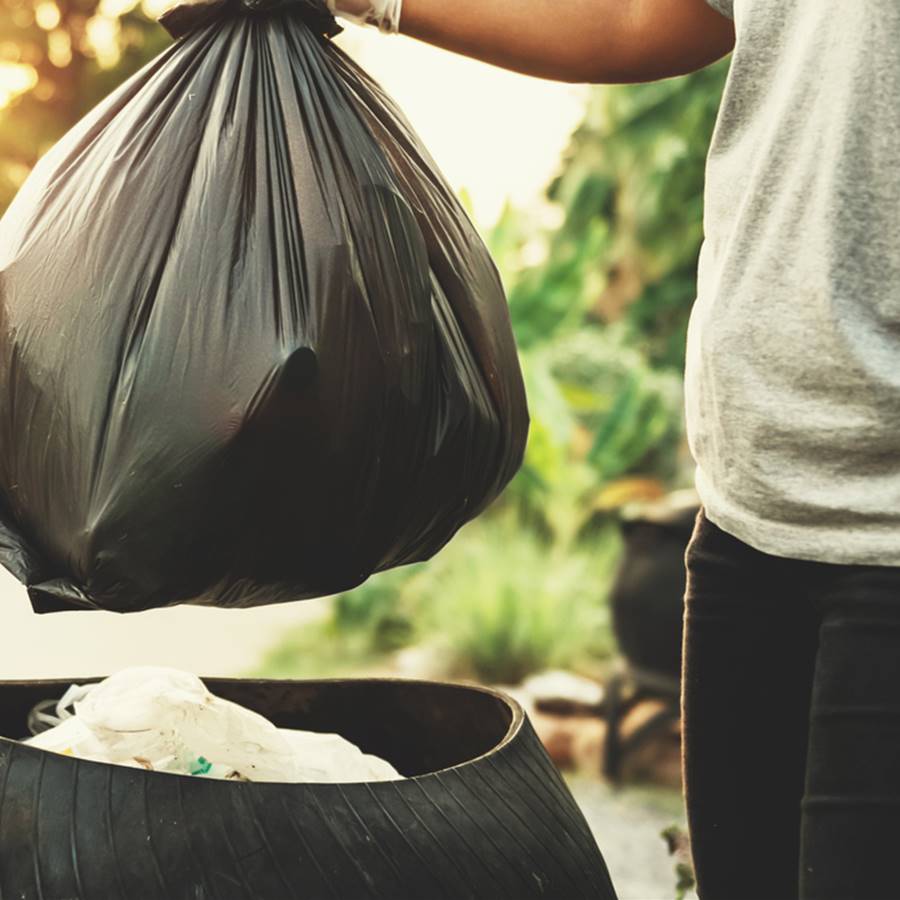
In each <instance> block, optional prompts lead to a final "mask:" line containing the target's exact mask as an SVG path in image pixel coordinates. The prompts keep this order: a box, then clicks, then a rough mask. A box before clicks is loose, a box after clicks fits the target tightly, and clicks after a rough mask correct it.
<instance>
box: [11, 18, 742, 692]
mask: <svg viewBox="0 0 900 900" xmlns="http://www.w3.org/2000/svg"><path fill="white" fill-rule="evenodd" d="M2 9H3V11H4V14H3V15H2V16H0V208H5V207H6V205H7V204H8V203H9V201H10V200H11V198H12V197H13V196H14V194H15V191H16V190H17V189H18V187H19V186H20V185H21V183H22V182H23V180H24V178H25V177H26V176H27V174H28V172H29V170H30V168H31V167H32V166H33V165H34V163H35V161H36V160H37V159H38V158H39V156H40V155H41V154H42V153H43V152H44V151H45V150H46V149H48V148H49V147H50V146H51V145H52V143H53V142H54V141H55V140H56V139H57V138H58V137H59V136H60V135H62V134H63V133H64V132H65V131H66V130H67V129H68V128H69V127H71V126H72V125H73V124H74V123H75V122H76V121H78V119H79V118H80V117H81V116H82V115H83V114H84V113H85V112H86V111H87V110H88V109H90V108H91V107H92V106H93V105H94V104H95V103H96V102H97V101H98V100H100V99H101V98H102V97H103V96H104V95H105V94H107V93H108V92H109V91H110V90H111V89H112V88H113V87H114V86H115V85H117V84H118V83H120V82H121V81H122V80H124V79H125V78H127V77H128V76H129V75H131V74H132V73H133V72H135V71H136V70H137V69H138V68H140V66H142V65H143V64H144V63H145V62H146V61H147V60H148V59H150V58H151V57H152V56H154V55H155V54H156V53H158V52H159V51H160V50H161V49H162V48H163V47H164V46H166V44H167V43H168V41H169V39H168V37H167V36H166V35H165V33H164V32H163V31H162V29H161V28H159V27H158V26H157V25H156V24H155V23H154V22H153V21H152V18H151V16H152V15H153V14H154V13H155V12H158V9H155V8H154V5H153V3H151V2H145V3H144V5H143V6H138V5H137V4H135V3H132V2H128V0H102V2H100V3H99V4H98V3H96V2H94V0H75V2H69V0H37V2H35V0H2ZM725 65H727V64H718V65H716V66H713V67H710V68H709V69H706V70H704V71H701V72H698V73H696V74H694V75H691V76H688V77H685V78H681V79H673V80H669V81H665V82H660V83H656V84H650V85H638V86H616V87H609V88H607V87H603V88H600V87H598V88H592V89H591V91H590V94H589V96H588V100H587V103H586V107H585V115H584V118H583V121H582V122H581V124H580V125H579V127H578V128H577V129H576V130H575V132H574V134H573V135H572V137H571V140H570V142H569V146H568V147H567V149H566V151H565V153H564V154H563V157H562V159H561V160H560V163H559V169H558V175H557V176H556V177H555V179H554V180H553V181H552V183H551V184H550V185H549V187H548V188H547V192H546V200H547V202H548V203H549V204H550V205H551V206H552V208H553V209H554V210H555V217H556V221H555V223H554V225H553V227H552V228H550V227H548V226H547V225H546V218H547V217H546V215H541V216H538V215H536V214H535V213H534V211H533V210H531V209H529V208H524V209H520V208H514V207H513V206H507V207H506V208H505V210H504V211H503V214H502V215H501V216H500V218H499V220H498V221H497V222H496V223H494V224H492V225H491V227H490V228H489V229H485V239H486V241H487V242H488V244H489V246H490V247H491V250H492V252H493V254H494V257H495V259H496V261H497V265H498V267H499V268H500V271H501V274H502V276H503V278H504V281H505V284H506V287H507V290H508V295H509V305H510V313H511V316H512V321H513V327H514V329H515V333H516V336H517V339H518V342H519V347H520V351H521V362H522V367H523V370H524V373H525V378H526V383H527V388H528V394H529V402H530V408H531V415H532V429H531V436H530V441H529V445H528V450H527V454H526V459H525V464H524V466H523V468H522V470H521V472H520V473H519V474H518V476H517V477H516V479H515V480H514V481H513V483H512V484H511V485H510V487H509V489H508V490H507V492H506V494H505V495H504V496H503V497H502V498H501V500H500V501H498V502H497V503H496V504H495V505H494V506H493V507H492V508H491V509H490V510H489V511H488V512H487V513H486V514H485V515H483V516H482V517H481V518H480V519H479V520H478V521H476V522H474V523H472V524H471V525H469V526H468V527H467V528H465V529H464V530H463V531H462V532H461V533H460V534H459V536H458V537H457V538H456V539H455V540H454V541H453V542H452V543H451V544H450V545H449V546H448V547H447V548H446V550H445V551H443V552H442V553H441V554H440V555H439V556H438V557H437V558H436V559H434V560H432V561H431V562H430V563H427V564H422V565H418V566H412V567H408V568H406V569H402V570H397V571H393V572H388V573H384V574H382V575H380V576H376V577H374V578H372V579H371V580H370V581H369V582H368V583H367V584H365V585H363V586H362V587H361V588H359V589H358V590H356V591H354V592H352V593H350V594H347V595H344V596H340V597H337V598H335V599H334V600H333V601H332V602H331V605H330V607H329V609H328V611H327V614H326V615H325V616H324V617H323V618H321V619H319V620H318V621H317V622H316V623H314V624H313V625H309V624H307V625H304V626H303V627H297V628H296V629H294V630H292V631H289V632H287V633H286V634H284V635H283V637H282V639H281V641H280V643H279V644H278V645H277V646H276V647H275V648H274V649H273V650H272V651H271V652H270V653H269V654H268V656H267V657H266V659H265V661H264V663H263V664H262V670H263V671H264V672H265V673H266V674H272V675H274V674H278V675H286V674H287V675H309V674H316V675H326V674H341V673H348V672H353V671H359V670H362V669H365V670H366V671H368V672H373V671H379V670H382V669H383V670H385V671H391V668H392V665H393V662H394V660H396V658H397V654H398V653H399V652H402V651H404V650H405V649H406V648H410V647H417V648H422V649H424V650H425V651H427V654H428V656H429V658H430V659H431V660H440V661H441V666H442V668H443V671H442V672H441V674H446V675H449V676H452V677H466V678H476V679H481V680H486V681H490V682H494V683H507V684H511V683H516V682H518V681H519V680H521V679H522V678H523V677H525V676H527V675H528V674H530V673H532V672H536V671H540V670H543V669H546V668H548V667H557V666H560V667H566V668H571V669H575V670H582V671H585V672H586V673H589V674H601V675H602V672H603V670H604V666H606V665H607V664H608V662H609V660H610V658H611V656H612V654H613V652H614V648H613V645H612V638H611V636H610V630H609V620H608V612H607V608H606V603H605V599H606V593H607V591H608V588H609V584H610V581H611V578H612V576H613V573H614V571H615V566H616V563H617V559H618V554H619V551H620V546H619V540H620V539H619V531H618V527H617V518H618V515H619V513H620V511H621V510H622V509H623V507H625V506H627V505H628V504H631V503H635V502H639V501H644V500H650V499H653V498H656V497H659V496H661V495H663V494H664V493H665V492H666V491H668V490H670V489H672V488H675V487H680V486H685V485H688V484H689V483H690V481H691V478H692V466H691V463H690V460H689V458H688V454H687V451H686V448H685V443H684V437H683V433H682V409H681V404H682V399H681V372H682V366H683V362H684V353H683V348H684V337H685V329H686V325H687V319H688V315H689V311H690V307H691V303H692V302H693V299H694V290H695V270H696V264H697V256H698V252H699V247H700V241H701V232H702V222H701V213H702V188H703V174H704V160H705V155H706V150H707V145H708V142H709V138H710V135H711V131H712V127H713V123H714V119H715V114H716V110H717V107H718V100H719V96H720V93H721V89H722V85H723V81H724V75H725V67H724V66H725ZM462 199H463V202H464V203H467V202H469V200H470V198H468V197H467V196H466V195H465V193H464V192H463V196H462Z"/></svg>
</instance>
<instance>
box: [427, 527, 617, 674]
mask: <svg viewBox="0 0 900 900" xmlns="http://www.w3.org/2000/svg"><path fill="white" fill-rule="evenodd" d="M617 553H618V538H617V535H616V534H615V532H612V531H610V532H608V533H607V534H606V535H605V536H604V538H603V539H602V540H599V541H594V542H593V543H592V545H591V546H578V545H565V544H561V543H548V542H546V541H544V540H542V539H541V538H540V537H539V536H538V535H536V534H534V533H533V532H532V531H531V530H530V529H527V528H522V527H521V525H520V523H519V522H518V521H516V520H515V519H514V518H513V517H512V516H508V515H507V516H504V515H495V516H494V517H493V518H491V519H486V520H484V521H483V522H479V523H476V524H475V525H472V526H470V527H469V528H468V529H466V530H465V532H464V533H463V534H462V535H460V537H459V538H458V539H457V540H456V541H455V542H454V543H453V544H452V545H451V547H450V548H448V550H447V551H446V552H445V553H443V554H441V555H440V556H439V557H437V558H436V559H435V560H433V562H432V563H431V565H429V566H428V567H427V568H424V569H423V570H422V571H421V572H420V573H419V574H418V575H417V576H416V577H415V579H414V580H413V581H412V582H411V586H414V587H415V590H416V591H417V593H419V594H420V595H421V596H422V597H423V600H424V598H429V605H428V606H427V607H423V614H424V617H425V619H426V621H427V622H428V624H429V625H430V630H431V631H432V633H433V634H434V635H437V636H439V642H440V644H442V645H443V646H444V647H446V648H447V649H449V651H450V652H451V654H452V658H453V659H454V660H455V662H456V666H457V671H456V674H457V675H461V676H468V677H474V678H477V679H480V680H483V681H487V682H493V683H504V684H517V683H518V682H519V681H521V680H522V679H523V678H525V677H526V676H528V675H529V674H531V673H533V672H539V671H541V670H544V669H548V668H552V667H555V666H569V667H578V666H579V665H584V664H586V663H587V662H588V661H589V660H597V659H603V658H607V657H608V656H609V655H610V653H611V650H612V648H611V643H610V640H609V627H608V626H609V622H608V611H607V609H606V607H605V605H604V604H603V602H602V600H603V597H604V595H605V591H606V588H607V584H606V582H607V580H608V578H609V574H610V570H611V565H610V563H611V560H613V559H615V557H616V556H617Z"/></svg>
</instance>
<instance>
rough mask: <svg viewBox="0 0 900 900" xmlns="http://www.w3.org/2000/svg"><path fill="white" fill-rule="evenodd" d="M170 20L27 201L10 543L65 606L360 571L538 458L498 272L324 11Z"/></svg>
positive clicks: (5, 494) (4, 292)
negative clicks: (333, 37)
mask: <svg viewBox="0 0 900 900" xmlns="http://www.w3.org/2000/svg"><path fill="white" fill-rule="evenodd" d="M246 2H247V4H249V2H250V0H246ZM181 13H184V14H183V15H182V14H181ZM167 24H168V26H169V27H170V30H174V31H176V32H186V33H185V34H183V35H182V36H181V37H180V39H179V40H177V41H176V42H175V43H174V44H173V45H172V46H171V47H169V48H168V49H167V50H166V51H165V52H163V53H162V54H161V55H160V56H159V57H157V58H156V59H155V60H153V61H152V62H151V63H150V64H149V65H147V66H146V67H145V68H144V69H143V70H141V71H140V72H139V73H137V74H136V75H135V76H134V77H133V78H131V79H130V80H129V81H128V82H126V83H125V84H124V85H123V86H122V87H120V88H119V89H118V90H116V91H115V92H114V93H113V94H112V95H111V96H110V97H108V98H107V99H106V100H105V101H104V102H103V103H101V104H100V105H99V106H98V107H97V108H96V109H94V110H93V111H92V112H91V113H90V114H89V115H88V116H87V117H86V118H85V119H84V120H82V121H81V122H80V123H79V124H78V125H77V126H75V128H73V129H72V131H70V132H69V133H68V134H67V135H66V136H65V137H64V138H63V139H62V140H61V141H60V142H59V143H58V144H57V145H56V146H55V147H54V148H53V149H52V150H51V151H50V152H49V153H48V154H47V155H46V156H45V157H43V159H42V160H41V161H40V162H39V164H38V165H37V166H36V168H35V170H34V171H33V172H32V174H31V176H30V177H29V178H28V180H27V181H26V182H25V184H24V185H23V187H22V189H21V190H20V192H19V194H18V195H17V197H16V198H15V200H14V202H13V203H12V205H11V206H10V208H9V210H8V211H7V213H6V215H5V216H4V217H3V219H2V222H0V523H2V525H0V562H2V563H3V565H5V566H6V567H7V568H8V569H9V570H10V571H12V572H13V574H14V575H16V576H17V577H18V578H19V579H20V580H21V581H23V582H24V583H26V584H27V585H28V587H29V594H30V597H31V600H32V604H33V605H34V607H35V609H36V610H37V611H39V612H49V611H55V610H64V609H77V608H102V609H111V610H117V611H121V612H128V611H135V610H140V609H146V608H150V607H158V606H166V605H174V604H177V603H199V604H209V605H217V606H233V607H238V606H253V605H259V604H265V603H273V602H279V601H287V600H296V599H301V598H306V597H312V596H317V595H324V594H328V593H332V592H336V591H341V590H346V589H349V588H351V587H354V586H356V585H358V584H360V583H361V582H362V581H363V580H365V579H366V578H367V577H368V576H369V575H370V574H372V573H373V572H376V571H379V570H383V569H387V568H389V567H392V566H398V565H402V564H405V563H410V562H413V561H416V560H422V559H425V558H427V557H429V556H431V555H433V554H434V553H435V552H436V551H438V550H439V549H440V548H441V547H442V546H443V545H444V544H445V543H446V542H447V541H448V540H449V539H450V538H451V537H452V536H453V534H454V533H455V532H456V530H457V529H458V528H459V527H460V526H461V525H463V524H464V523H465V522H466V521H467V520H469V519H471V518H473V517H474V516H476V515H477V514H478V513H479V512H480V511H481V510H483V509H484V508H485V506H486V505H487V504H488V503H490V502H491V500H493V499H494V498H495V497H496V496H497V495H498V494H499V493H500V491H501V490H502V489H503V487H504V485H505V484H506V483H507V482H508V481H509V479H510V478H511V477H512V475H513V474H514V473H515V471H516V469H517V467H518V466H519V463H520V460H521V456H522V453H523V447H524V443H525V439H526V433H527V427H528V422H527V419H528V417H527V410H526V405H525V398H524V392H523V386H522V381H521V375H520V372H519V367H518V360H517V355H516V350H515V346H514V342H513V338H512V333H511V329H510V325H509V319H508V312H507V307H506V302H505V298H504V294H503V290H502V287H501V284H500V281H499V278H498V275H497V272H496V270H495V267H494V265H493V263H492V261H491V259H490V257H489V255H488V252H487V250H486V249H485V247H484V245H483V243H482V241H481V240H480V239H479V237H478V236H477V234H476V231H475V229H474V227H473V226H472V224H471V223H470V222H469V221H468V219H467V217H466V215H465V213H464V212H463V210H462V208H461V206H460V204H459V203H458V202H457V201H456V200H455V199H454V197H453V195H452V193H451V191H450V189H449V188H448V187H447V185H446V183H445V182H444V180H443V178H442V176H441V175H440V174H439V172H438V171H437V169H436V167H435V165H434V163H433V161H432V160H431V159H430V157H429V156H428V153H427V152H426V151H425V149H424V148H423V147H422V145H421V143H420V142H419V140H418V138H417V137H416V136H415V134H414V133H413V132H412V130H411V128H410V126H409V124H408V123H407V122H406V120H405V119H404V118H403V116H402V114H401V113H400V112H399V111H398V109H397V108H396V107H395V106H394V104H393V103H392V101H391V100H390V99H389V98H388V97H387V96H385V94H384V93H383V92H382V91H381V89H380V88H379V87H378V86H377V85H376V84H375V83H373V82H372V81H371V80H370V79H369V78H368V77H367V76H366V75H365V74H364V73H363V72H362V71H360V69H359V68H358V67H357V66H356V65H355V64H354V63H353V62H351V61H350V60H349V59H348V58H347V57H346V56H345V55H344V54H343V53H342V52H341V51H340V50H339V49H338V48H337V47H335V46H334V45H333V44H332V43H331V41H330V40H329V35H330V34H332V33H333V32H334V30H335V29H334V21H333V19H331V18H330V16H328V15H327V13H325V12H324V7H322V6H319V5H317V4H315V3H313V2H312V0H296V2H295V3H293V4H292V5H286V6H282V7H281V8H278V9H268V10H265V9H260V8H256V9H251V8H249V6H248V5H240V4H239V3H238V2H237V0H230V2H224V3H218V4H216V5H215V6H210V7H204V8H202V9H200V10H199V11H198V10H192V9H190V8H187V9H186V10H182V11H176V12H175V13H174V14H173V15H172V16H170V19H169V21H168V23H167Z"/></svg>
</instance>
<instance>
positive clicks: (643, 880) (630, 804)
mask: <svg viewBox="0 0 900 900" xmlns="http://www.w3.org/2000/svg"><path fill="white" fill-rule="evenodd" d="M567 781H568V783H569V787H570V788H571V790H572V793H573V794H574V795H575V799H576V800H577V801H578V804H579V806H580V807H581V809H582V812H583V813H584V815H585V817H586V818H587V820H588V823H589V824H590V826H591V830H592V831H593V833H594V837H595V838H596V839H597V844H598V845H599V847H600V849H601V851H602V852H603V856H604V857H605V859H606V863H607V866H608V867H609V872H610V875H611V876H612V880H613V884H614V885H615V887H616V891H617V893H618V895H619V900H674V898H675V895H676V892H675V883H676V876H675V862H676V861H675V859H674V857H671V856H669V855H668V849H667V847H666V842H665V840H664V839H663V838H662V837H661V836H660V832H661V831H662V830H663V829H665V828H667V827H669V826H670V825H676V824H677V825H680V826H681V827H682V828H684V827H685V819H684V808H683V805H682V800H681V796H680V794H679V793H678V792H676V791H673V790H669V789H663V788H653V787H627V788H623V789H622V790H620V791H614V790H612V789H611V788H610V787H609V786H608V785H607V784H605V783H604V782H602V781H599V780H598V779H593V778H587V777H580V776H579V777H571V778H568V779H567ZM686 900H697V896H696V894H694V893H693V892H691V893H688V895H687V898H686Z"/></svg>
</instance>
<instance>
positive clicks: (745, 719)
mask: <svg viewBox="0 0 900 900" xmlns="http://www.w3.org/2000/svg"><path fill="white" fill-rule="evenodd" d="M687 563H688V588H687V598H686V604H685V620H684V621H685V632H684V663H683V664H684V678H683V694H682V706H683V709H682V711H683V716H684V718H683V724H684V775H685V789H686V797H687V812H688V824H689V830H690V835H691V844H692V851H693V856H694V866H695V869H696V873H697V881H698V892H699V895H700V898H701V900H789V898H794V900H796V898H798V897H799V898H802V900H822V898H828V900H898V898H900V568H893V567H880V566H879V567H870V566H842V565H829V564H827V563H812V562H802V561H798V560H790V559H781V558H778V557H774V556H769V555H767V554H764V553H760V552H758V551H756V550H754V549H752V548H750V547H748V546H747V545H746V544H743V543H742V542H741V541H739V540H737V539H736V538H733V537H731V536H730V535H728V534H726V533H725V532H723V531H721V530H720V529H719V528H717V527H716V526H714V525H712V524H711V523H710V522H709V521H708V520H707V519H705V518H704V517H703V515H702V514H701V516H700V517H699V519H698V521H697V527H696V530H695V532H694V537H693V539H692V541H691V545H690V547H689V548H688V552H687Z"/></svg>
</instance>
